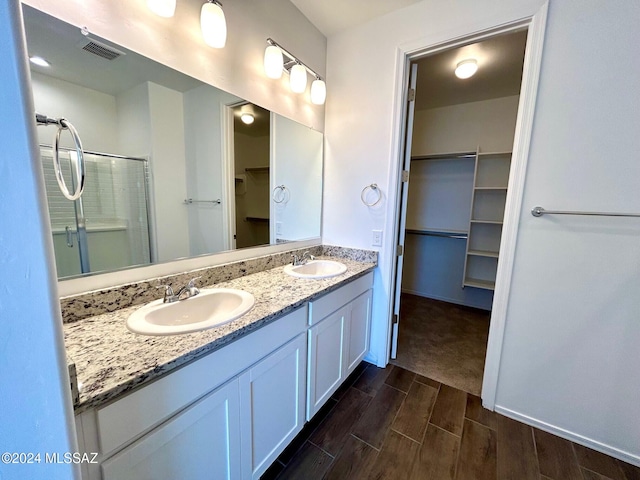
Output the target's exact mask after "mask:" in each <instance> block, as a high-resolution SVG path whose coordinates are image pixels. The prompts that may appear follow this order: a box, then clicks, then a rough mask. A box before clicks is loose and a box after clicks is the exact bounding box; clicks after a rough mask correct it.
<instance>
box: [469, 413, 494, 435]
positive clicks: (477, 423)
mask: <svg viewBox="0 0 640 480" xmlns="http://www.w3.org/2000/svg"><path fill="white" fill-rule="evenodd" d="M464 419H465V420H467V421H469V422H471V423H475V424H476V425H479V426H481V427H484V428H486V429H489V430H491V431H492V432H496V433H498V429H497V427H496V428H491V427H488V426H487V425H485V424H484V423H480V422H478V421H477V420H474V419H473V418H469V417H464Z"/></svg>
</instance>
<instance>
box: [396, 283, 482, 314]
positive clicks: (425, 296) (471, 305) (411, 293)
mask: <svg viewBox="0 0 640 480" xmlns="http://www.w3.org/2000/svg"><path fill="white" fill-rule="evenodd" d="M402 293H408V294H410V295H416V296H418V297H423V298H431V299H433V300H440V301H441V302H447V303H454V304H456V305H462V306H463V307H472V308H477V309H478V310H484V311H486V312H490V311H491V308H487V307H485V306H484V305H478V304H474V303H462V302H461V301H460V300H456V299H453V298H447V297H441V296H439V295H427V294H425V293H424V292H416V291H415V290H408V289H406V288H403V289H402Z"/></svg>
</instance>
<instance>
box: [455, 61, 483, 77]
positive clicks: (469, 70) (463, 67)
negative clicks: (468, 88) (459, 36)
mask: <svg viewBox="0 0 640 480" xmlns="http://www.w3.org/2000/svg"><path fill="white" fill-rule="evenodd" d="M477 71H478V62H477V61H475V60H473V59H471V60H463V61H462V62H460V63H458V65H457V66H456V77H458V78H469V77H472V76H473V75H474V74H475V73H476V72H477Z"/></svg>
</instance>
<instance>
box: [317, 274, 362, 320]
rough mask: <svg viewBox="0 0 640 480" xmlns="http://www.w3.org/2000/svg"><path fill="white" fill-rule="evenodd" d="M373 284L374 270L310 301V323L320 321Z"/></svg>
mask: <svg viewBox="0 0 640 480" xmlns="http://www.w3.org/2000/svg"><path fill="white" fill-rule="evenodd" d="M372 286H373V272H369V273H367V274H366V275H364V276H362V277H360V278H358V279H356V280H354V281H353V282H350V283H348V284H346V285H345V286H343V287H340V288H339V289H337V290H335V291H333V292H331V293H328V294H327V295H325V296H323V297H320V298H318V299H317V300H314V301H312V302H309V325H314V324H316V323H318V322H319V321H320V320H322V319H323V318H325V317H327V316H328V315H329V314H331V313H333V312H335V311H336V310H338V309H339V308H340V307H342V306H344V305H346V304H347V303H349V302H350V301H351V300H353V299H354V298H356V297H358V296H359V295H361V294H362V293H364V292H366V291H367V290H369V289H370V288H371V287H372Z"/></svg>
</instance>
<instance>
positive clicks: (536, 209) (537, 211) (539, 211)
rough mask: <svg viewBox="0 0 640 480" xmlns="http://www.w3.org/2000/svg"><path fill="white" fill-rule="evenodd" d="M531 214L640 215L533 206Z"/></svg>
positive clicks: (637, 215) (638, 215)
mask: <svg viewBox="0 0 640 480" xmlns="http://www.w3.org/2000/svg"><path fill="white" fill-rule="evenodd" d="M531 215H533V216H534V217H541V216H543V215H590V216H594V217H640V213H621V212H572V211H565V210H545V209H544V208H542V207H533V208H532V209H531Z"/></svg>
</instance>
